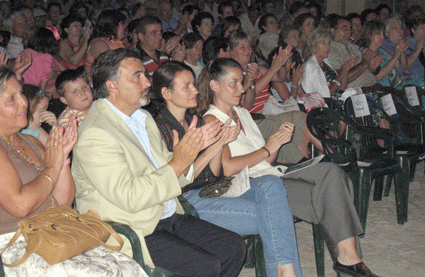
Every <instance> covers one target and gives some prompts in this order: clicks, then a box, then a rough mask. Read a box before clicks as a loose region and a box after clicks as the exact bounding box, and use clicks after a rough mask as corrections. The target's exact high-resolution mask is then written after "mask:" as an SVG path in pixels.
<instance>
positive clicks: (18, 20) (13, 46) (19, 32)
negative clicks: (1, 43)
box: [5, 11, 28, 59]
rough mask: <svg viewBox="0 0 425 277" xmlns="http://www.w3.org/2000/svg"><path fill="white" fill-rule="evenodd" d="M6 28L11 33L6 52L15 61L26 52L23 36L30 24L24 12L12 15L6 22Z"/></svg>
mask: <svg viewBox="0 0 425 277" xmlns="http://www.w3.org/2000/svg"><path fill="white" fill-rule="evenodd" d="M5 26H6V28H8V30H9V32H10V40H9V43H8V44H7V46H6V50H7V52H8V53H9V54H10V55H11V57H12V58H13V59H15V58H16V57H18V56H19V54H21V52H22V51H24V46H23V44H22V36H23V34H24V31H25V30H26V29H27V28H28V22H27V20H26V19H25V16H24V15H23V14H22V12H19V11H17V12H14V13H12V14H11V15H10V17H9V18H8V19H7V20H6V22H5Z"/></svg>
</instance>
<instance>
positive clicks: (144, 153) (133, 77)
mask: <svg viewBox="0 0 425 277" xmlns="http://www.w3.org/2000/svg"><path fill="white" fill-rule="evenodd" d="M145 72H146V71H145V67H144V65H143V63H142V62H141V60H140V59H139V53H138V52H137V51H136V50H134V49H130V48H122V49H117V50H113V51H107V52H105V53H103V54H102V55H100V56H99V57H98V58H97V59H96V60H95V62H94V64H93V67H92V80H93V88H94V95H95V97H96V98H97V99H98V100H97V101H95V102H93V104H92V106H91V108H90V110H89V112H88V114H87V116H86V118H85V120H84V121H83V123H82V124H81V125H80V127H79V130H78V131H79V141H78V143H77V145H76V146H75V148H74V150H73V164H72V174H73V177H74V180H75V184H76V187H77V197H76V202H77V208H78V210H79V211H80V212H85V211H87V210H88V209H94V210H96V211H98V212H99V214H100V216H101V218H102V219H103V220H111V221H117V222H121V223H124V224H128V225H130V226H131V227H132V228H133V229H134V231H135V232H136V233H137V234H138V236H139V238H140V240H141V244H142V251H143V257H144V260H145V263H146V264H147V265H148V266H150V267H153V266H159V267H161V268H164V269H166V270H168V271H171V272H172V273H174V274H176V275H178V276H237V274H238V273H239V271H240V269H241V267H242V263H243V261H244V257H245V244H244V242H243V240H242V239H241V238H240V237H239V236H238V235H236V234H235V233H232V232H230V231H227V230H224V229H222V228H220V227H217V226H215V225H212V224H210V223H208V222H205V221H203V220H200V219H197V218H195V217H192V216H188V215H182V208H181V206H180V204H179V202H178V200H177V199H176V197H177V196H179V195H180V194H181V187H183V186H185V185H187V184H189V183H191V182H192V181H193V174H194V172H193V165H192V163H193V161H194V160H195V158H196V157H197V155H198V153H199V151H200V150H201V149H202V148H203V147H205V146H208V145H210V144H211V143H214V142H215V141H216V140H217V139H218V137H215V136H216V134H217V132H218V130H219V129H220V124H219V123H218V122H215V123H213V124H212V125H210V126H207V127H204V128H196V127H195V126H196V122H193V123H192V124H191V126H190V128H189V131H188V132H187V134H186V135H185V136H184V137H183V138H182V139H181V141H179V139H178V136H177V135H175V137H174V142H175V146H174V155H173V153H170V152H168V150H167V146H166V145H165V143H164V141H163V140H162V138H161V135H160V133H159V130H158V127H157V126H156V123H155V121H154V120H153V118H152V116H151V115H150V114H149V113H148V112H146V111H144V110H142V109H140V108H141V107H142V106H144V105H146V104H147V103H149V101H148V98H147V91H148V88H149V87H150V83H149V81H148V79H147V78H146V75H145ZM205 126H206V125H205ZM208 128H210V129H208ZM208 133H212V134H213V135H212V137H211V136H208V135H206V134H208ZM185 174H186V176H185ZM122 252H124V253H127V254H128V253H129V247H128V245H126V244H125V245H124V248H123V249H122Z"/></svg>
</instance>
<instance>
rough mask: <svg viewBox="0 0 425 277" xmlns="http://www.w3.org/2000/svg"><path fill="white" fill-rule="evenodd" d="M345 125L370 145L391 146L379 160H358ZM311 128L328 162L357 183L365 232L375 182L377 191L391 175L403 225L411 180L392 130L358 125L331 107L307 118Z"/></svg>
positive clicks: (398, 211)
mask: <svg viewBox="0 0 425 277" xmlns="http://www.w3.org/2000/svg"><path fill="white" fill-rule="evenodd" d="M341 122H344V123H345V124H347V126H348V128H352V129H353V130H354V131H355V132H356V133H358V134H360V135H361V136H362V139H363V140H366V138H368V141H369V142H372V141H375V142H376V140H377V139H383V140H384V141H385V143H386V145H387V147H386V149H385V151H381V155H379V157H377V156H376V155H375V156H374V155H371V156H370V157H364V158H363V159H359V160H358V159H357V154H356V149H355V148H354V146H353V145H352V143H351V142H350V141H348V140H347V138H346V136H345V132H342V131H341V124H340V123H341ZM307 127H308V128H309V130H310V132H311V133H312V134H313V135H314V136H315V137H316V138H317V139H318V140H320V142H321V143H322V147H323V150H324V154H325V155H326V157H325V159H326V160H327V161H330V162H334V163H337V164H339V165H340V166H341V167H342V168H343V169H344V170H345V171H346V172H347V173H348V174H349V175H350V176H351V178H352V180H353V184H354V205H355V207H356V209H357V213H358V215H359V219H360V222H361V224H362V226H363V229H364V230H366V220H367V212H368V208H369V196H370V191H371V187H372V181H373V180H374V179H375V188H376V187H378V188H379V187H382V186H383V178H384V176H385V175H389V174H394V175H395V184H396V186H395V187H396V202H397V219H398V223H399V224H403V223H404V215H403V204H404V203H403V199H404V198H403V187H404V186H405V185H406V183H407V182H408V180H407V179H406V178H405V175H404V174H403V172H402V170H401V165H400V163H399V162H398V161H397V160H396V159H395V158H394V146H393V141H392V136H391V133H390V131H389V130H384V129H379V128H373V127H364V126H358V125H357V124H355V123H354V122H353V121H352V120H351V119H350V118H349V117H347V116H346V115H344V114H343V113H341V112H339V111H336V110H331V109H328V108H316V109H313V110H312V111H310V113H309V114H308V116H307ZM372 145H373V144H371V146H372ZM373 147H375V145H373Z"/></svg>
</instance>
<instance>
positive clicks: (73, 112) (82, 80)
mask: <svg viewBox="0 0 425 277" xmlns="http://www.w3.org/2000/svg"><path fill="white" fill-rule="evenodd" d="M55 85H56V91H57V93H58V95H59V97H60V98H59V99H60V101H61V102H62V103H63V104H65V105H66V108H65V110H64V111H63V112H62V113H61V115H60V116H59V119H58V122H59V125H60V126H63V127H64V128H65V129H66V128H68V125H69V122H70V119H71V117H75V119H76V120H77V127H78V126H80V124H81V122H82V121H83V120H84V117H85V116H86V115H87V112H88V111H89V108H90V106H91V104H92V102H93V94H92V92H91V88H90V84H89V80H88V78H87V76H86V74H85V72H84V70H83V68H82V67H80V68H78V69H67V70H65V71H63V72H62V73H61V74H60V75H59V76H58V78H57V79H56V84H55Z"/></svg>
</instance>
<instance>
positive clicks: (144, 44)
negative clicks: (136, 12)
mask: <svg viewBox="0 0 425 277" xmlns="http://www.w3.org/2000/svg"><path fill="white" fill-rule="evenodd" d="M136 32H137V37H138V39H139V43H138V44H137V49H139V51H140V55H141V59H142V63H143V65H144V66H145V68H146V71H147V73H148V74H149V76H152V74H153V72H154V71H155V70H156V69H157V68H158V66H159V65H160V64H161V63H163V62H165V61H168V60H169V59H170V58H169V56H168V55H167V53H165V51H167V50H168V51H170V53H171V51H172V50H173V49H175V51H173V52H172V55H173V56H172V58H173V60H178V61H183V59H184V56H185V53H184V51H183V50H184V49H183V48H182V47H179V46H178V44H179V39H180V37H178V36H175V37H174V38H171V39H169V40H168V41H167V43H166V44H165V45H164V46H163V47H164V50H165V51H162V50H161V43H162V31H161V20H160V19H159V18H158V17H156V16H152V15H145V16H143V17H142V18H140V20H139V24H138V25H137V26H136Z"/></svg>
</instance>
